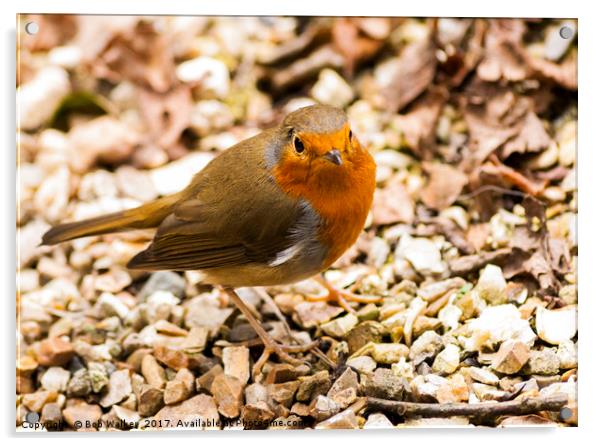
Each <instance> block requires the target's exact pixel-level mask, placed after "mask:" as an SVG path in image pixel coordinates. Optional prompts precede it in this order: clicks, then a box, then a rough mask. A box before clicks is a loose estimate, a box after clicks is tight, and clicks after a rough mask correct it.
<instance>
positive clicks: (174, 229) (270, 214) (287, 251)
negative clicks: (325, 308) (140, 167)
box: [42, 105, 376, 370]
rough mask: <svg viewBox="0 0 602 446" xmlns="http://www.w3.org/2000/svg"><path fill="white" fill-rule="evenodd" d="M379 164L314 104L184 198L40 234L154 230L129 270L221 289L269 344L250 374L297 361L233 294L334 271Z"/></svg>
mask: <svg viewBox="0 0 602 446" xmlns="http://www.w3.org/2000/svg"><path fill="white" fill-rule="evenodd" d="M375 170H376V166H375V163H374V160H373V159H372V156H371V155H370V153H369V152H368V151H367V150H366V149H365V148H364V147H362V145H361V144H360V142H359V141H358V139H357V138H356V136H355V135H354V134H353V132H352V131H351V128H350V126H349V122H348V120H347V117H346V115H345V113H344V112H343V111H342V110H340V109H337V108H334V107H330V106H325V105H314V106H309V107H304V108H301V109H299V110H296V111H294V112H292V113H290V114H289V115H287V116H286V117H285V119H284V121H283V122H282V123H281V124H280V125H278V126H276V127H273V128H270V129H267V130H265V131H263V132H262V133H260V134H258V135H256V136H254V137H252V138H249V139H246V140H244V141H242V142H240V143H238V144H236V145H234V146H233V147H231V148H230V149H228V150H226V151H225V152H223V153H222V154H220V155H219V156H217V157H216V158H214V159H213V160H212V161H211V162H210V163H209V164H208V165H207V166H206V167H205V168H204V169H203V170H201V171H200V172H198V173H197V174H196V175H195V176H194V177H193V179H192V181H191V182H190V184H189V185H188V186H187V187H186V188H185V189H184V190H182V191H181V192H178V193H176V194H173V195H169V196H165V197H162V198H159V199H157V200H155V201H152V202H150V203H147V204H144V205H142V206H140V207H137V208H134V209H130V210H125V211H121V212H117V213H113V214H109V215H103V216H100V217H96V218H91V219H88V220H83V221H78V222H73V223H64V224H60V225H58V226H55V227H53V228H52V229H50V230H49V231H48V232H46V234H44V236H43V239H42V243H43V244H45V245H53V244H56V243H60V242H64V241H67V240H71V239H75V238H79V237H86V236H91V235H99V234H107V233H112V232H120V231H127V230H134V229H147V228H156V233H155V236H154V238H153V240H152V242H151V244H150V245H149V246H148V248H147V249H145V250H144V251H142V252H140V253H139V254H137V255H136V256H134V257H133V258H132V259H131V260H130V261H129V263H128V264H127V267H128V268H131V269H139V270H147V271H157V270H175V271H184V270H200V271H201V272H202V273H203V275H204V278H203V282H204V283H206V284H211V285H217V286H221V287H222V288H223V289H224V290H225V292H226V293H227V294H228V296H229V297H230V298H231V299H232V300H233V301H234V303H235V304H236V306H237V307H238V308H239V310H240V311H241V312H242V313H243V314H244V315H245V317H246V318H247V319H248V320H249V322H250V324H251V325H252V326H253V328H254V329H255V331H256V332H257V334H258V335H259V337H260V338H261V340H262V341H263V343H264V345H265V349H264V352H263V355H262V357H261V358H260V360H259V361H258V362H257V363H256V367H254V370H256V369H257V368H258V367H260V366H261V365H262V364H263V363H264V362H265V361H266V360H267V359H268V357H269V355H270V353H276V354H277V355H278V356H279V357H280V358H281V359H284V360H286V361H289V362H293V363H295V362H299V361H296V360H295V359H294V358H292V357H291V356H290V355H288V354H287V353H286V352H287V351H289V352H290V351H299V347H296V349H295V347H290V346H289V347H287V346H283V345H281V344H278V343H276V341H275V340H273V338H271V336H269V334H268V333H267V332H266V331H265V330H264V329H263V327H262V326H261V324H260V323H259V322H258V321H257V320H256V319H255V317H254V315H253V313H252V312H251V311H250V310H249V308H247V307H246V305H245V304H244V302H243V301H242V300H241V299H240V298H239V296H238V295H237V294H236V292H235V291H234V288H236V287H253V286H270V285H280V284H287V283H292V282H296V281H300V280H303V279H306V278H309V277H312V276H315V275H319V274H320V273H321V272H322V271H324V270H325V269H327V268H328V267H329V266H330V265H332V263H333V262H335V260H337V259H338V258H339V257H340V256H341V255H342V254H343V253H344V252H345V251H346V250H347V249H348V248H349V247H350V246H351V245H352V244H353V243H354V242H355V240H356V239H357V237H358V236H359V234H360V232H361V231H362V228H363V226H364V223H365V221H366V218H367V216H368V212H369V210H370V207H371V206H372V198H373V194H374V189H375ZM318 280H319V282H320V283H322V284H323V285H324V286H325V287H326V289H327V290H328V295H327V296H325V297H324V298H319V297H313V298H311V300H318V299H325V300H329V301H335V302H338V303H339V304H340V305H341V306H343V307H344V308H345V309H346V310H347V311H353V310H352V309H351V307H350V306H349V303H348V302H347V300H352V301H356V302H363V303H367V302H374V301H375V300H376V299H375V298H372V297H365V296H357V295H354V294H351V293H348V292H345V291H342V290H337V289H335V288H333V287H332V286H330V285H329V284H328V283H327V282H326V281H325V280H324V278H323V277H322V276H318Z"/></svg>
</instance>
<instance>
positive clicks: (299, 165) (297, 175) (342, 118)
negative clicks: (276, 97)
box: [273, 105, 374, 198]
mask: <svg viewBox="0 0 602 446" xmlns="http://www.w3.org/2000/svg"><path fill="white" fill-rule="evenodd" d="M274 158H275V159H274V161H275V162H274V166H273V172H274V175H275V177H276V179H277V181H278V182H279V183H280V184H281V186H283V187H284V188H285V189H289V190H291V191H297V192H298V195H301V196H307V195H308V193H312V194H316V193H320V194H322V193H324V194H333V193H334V192H335V191H344V190H345V188H349V187H352V185H353V186H356V185H357V184H359V183H361V182H362V181H363V180H364V179H365V180H366V181H367V186H370V185H371V183H373V177H374V161H373V160H372V157H371V156H370V154H369V153H368V151H367V150H366V149H365V148H364V147H362V145H361V143H360V142H359V140H358V138H357V137H356V136H355V135H354V134H353V131H352V129H351V127H350V125H349V121H348V120H347V116H346V115H345V113H344V112H343V111H342V110H340V109H338V108H335V107H330V106H326V105H313V106H309V107H304V108H301V109H299V110H296V111H294V112H292V113H290V114H289V115H288V116H286V118H285V119H284V121H283V122H282V124H281V126H280V129H279V144H278V148H277V150H276V153H275V157H274ZM358 182H359V183H358ZM339 198H340V197H339Z"/></svg>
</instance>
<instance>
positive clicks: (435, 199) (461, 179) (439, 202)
mask: <svg viewBox="0 0 602 446" xmlns="http://www.w3.org/2000/svg"><path fill="white" fill-rule="evenodd" d="M425 170H426V171H427V172H428V174H429V182H428V183H427V185H426V187H425V188H424V189H423V190H422V192H421V194H420V198H421V199H422V201H423V202H424V204H426V205H427V206H428V207H430V208H433V209H437V210H438V211H441V210H443V209H445V208H447V207H449V206H450V205H451V204H452V203H453V202H455V201H456V199H457V198H458V196H460V194H461V193H462V189H464V186H465V185H466V183H468V178H467V176H466V174H464V173H463V172H462V171H460V170H459V169H457V168H455V167H454V166H451V165H449V164H439V163H437V164H431V165H427V166H425Z"/></svg>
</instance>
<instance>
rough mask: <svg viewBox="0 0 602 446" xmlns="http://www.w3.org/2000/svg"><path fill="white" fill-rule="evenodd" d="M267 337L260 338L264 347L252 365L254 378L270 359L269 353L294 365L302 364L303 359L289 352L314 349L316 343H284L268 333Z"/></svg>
mask: <svg viewBox="0 0 602 446" xmlns="http://www.w3.org/2000/svg"><path fill="white" fill-rule="evenodd" d="M266 334H267V333H266ZM268 338H269V340H264V339H263V338H262V342H263V345H264V348H263V353H262V354H261V356H260V357H259V359H258V360H257V361H255V364H254V365H253V370H252V375H253V379H254V380H256V378H257V377H259V376H260V375H261V370H262V369H263V366H264V365H265V363H266V362H267V361H268V359H270V355H271V354H272V353H274V354H276V356H278V358H279V359H280V360H281V361H283V362H286V363H288V364H291V365H293V366H296V365H301V364H304V363H305V361H302V360H300V359H297V358H295V357H293V356H291V355H289V353H303V352H306V351H308V350H312V349H314V348H315V347H316V345H317V342H310V343H309V344H305V345H284V344H280V343H278V342H276V341H275V340H274V338H272V337H271V336H270V335H268Z"/></svg>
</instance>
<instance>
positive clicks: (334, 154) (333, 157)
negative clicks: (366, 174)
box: [322, 149, 343, 166]
mask: <svg viewBox="0 0 602 446" xmlns="http://www.w3.org/2000/svg"><path fill="white" fill-rule="evenodd" d="M322 156H324V158H326V159H327V160H328V161H330V162H331V163H333V164H336V165H337V166H340V165H341V164H343V158H342V157H341V152H339V151H338V150H337V149H332V150H331V151H329V152H326V153H325V154H324V155H322Z"/></svg>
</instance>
